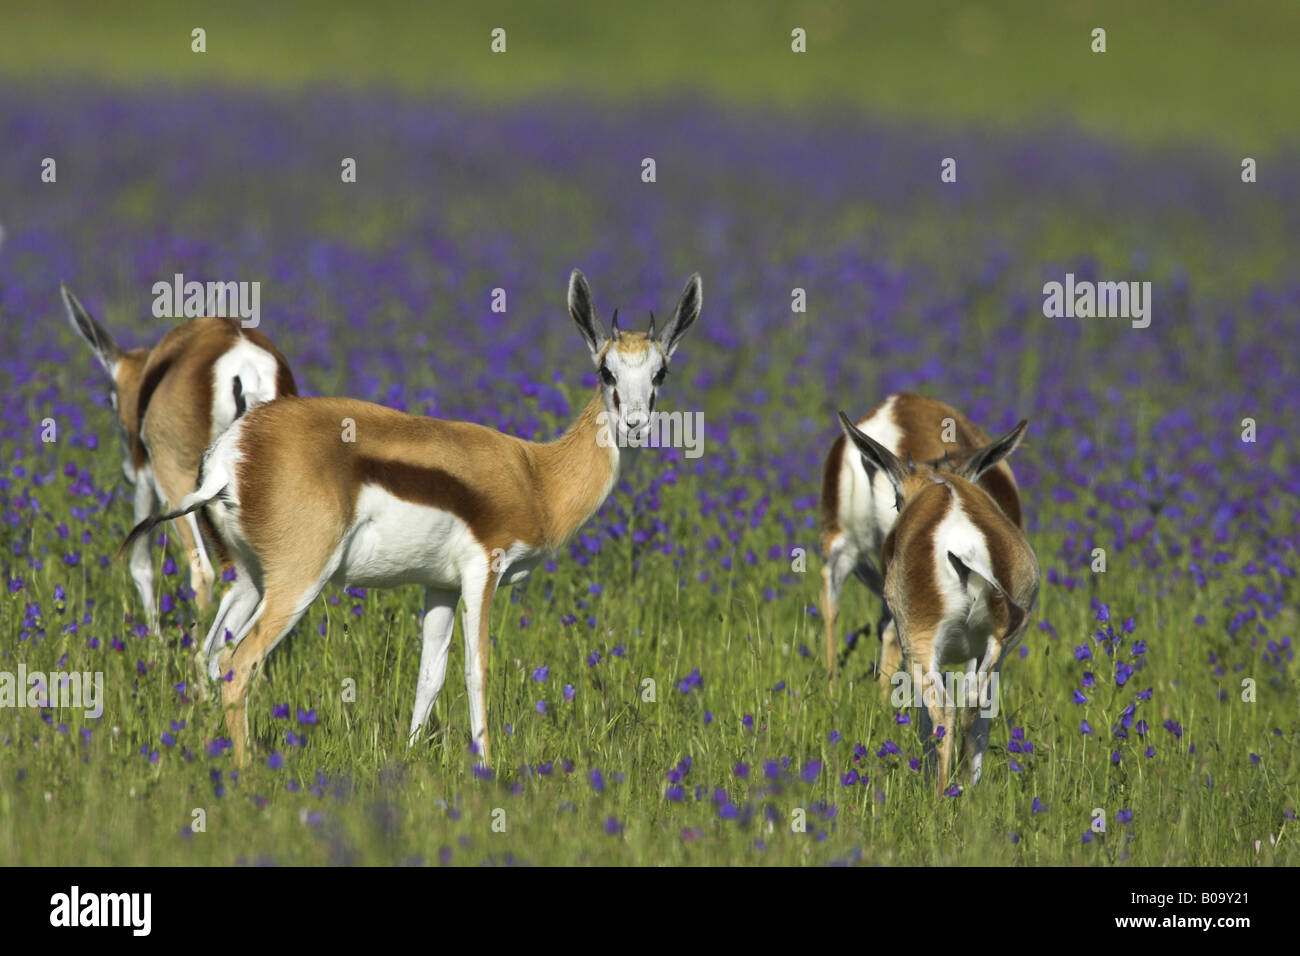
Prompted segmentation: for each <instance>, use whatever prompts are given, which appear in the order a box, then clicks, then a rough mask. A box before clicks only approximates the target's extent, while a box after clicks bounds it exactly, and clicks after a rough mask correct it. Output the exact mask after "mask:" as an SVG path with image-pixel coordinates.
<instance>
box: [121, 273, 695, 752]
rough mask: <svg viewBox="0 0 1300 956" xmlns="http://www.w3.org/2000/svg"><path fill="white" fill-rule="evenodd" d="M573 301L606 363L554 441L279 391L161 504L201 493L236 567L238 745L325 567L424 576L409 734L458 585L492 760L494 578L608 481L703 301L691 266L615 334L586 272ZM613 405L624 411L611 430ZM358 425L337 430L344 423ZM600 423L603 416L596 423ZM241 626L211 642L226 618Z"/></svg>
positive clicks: (445, 641)
mask: <svg viewBox="0 0 1300 956" xmlns="http://www.w3.org/2000/svg"><path fill="white" fill-rule="evenodd" d="M568 298H569V314H570V315H571V316H572V317H573V320H574V321H575V322H576V323H577V325H578V329H579V331H581V333H582V336H583V339H585V340H586V343H587V348H588V349H589V350H590V352H591V358H592V361H593V362H594V363H595V364H596V366H597V368H598V369H599V384H598V385H597V387H596V394H595V395H594V396H593V397H592V399H591V401H590V402H589V403H588V405H587V407H586V408H585V409H584V410H583V411H582V413H581V414H580V415H579V416H578V418H577V420H576V421H575V422H574V423H573V425H572V426H570V428H569V429H568V431H566V432H565V433H564V434H563V435H562V436H561V437H560V438H558V439H557V440H556V441H553V442H550V443H548V444H539V443H536V442H530V441H524V440H522V439H519V438H515V437H513V436H510V435H505V434H502V433H501V432H498V431H495V430H494V429H491V428H486V427H484V426H482V425H475V424H470V423H467V422H448V421H441V420H439V419H433V418H424V417H420V416H416V415H407V414H403V413H402V412H397V411H394V410H392V409H389V408H384V407H383V406H380V405H372V404H369V403H367V402H361V401H355V400H352V399H331V398H294V399H282V400H280V401H277V402H273V403H271V404H269V405H266V406H263V407H261V408H258V409H256V410H254V411H252V412H250V413H249V414H248V415H246V416H245V417H244V418H242V419H240V420H239V421H238V422H237V423H236V424H235V425H234V426H233V427H232V428H231V429H230V430H229V431H227V432H226V433H225V434H223V435H222V436H221V437H220V438H218V439H217V441H216V442H215V443H214V444H213V446H212V447H211V448H210V449H209V450H208V453H207V455H206V456H205V458H204V462H203V469H202V474H201V480H200V487H199V489H198V490H197V491H195V492H194V493H193V494H191V495H190V496H188V497H187V498H186V499H185V500H184V501H182V502H181V506H180V509H179V510H178V511H176V512H173V513H172V514H169V515H163V516H162V517H156V518H150V519H149V520H147V521H145V522H143V523H142V524H140V525H139V526H137V527H136V528H135V530H133V531H132V532H131V535H130V537H129V538H128V539H127V544H125V545H123V547H124V548H125V547H126V546H127V545H129V544H130V543H131V541H132V540H133V539H137V538H138V537H139V536H140V535H142V534H145V533H147V532H148V530H149V528H150V527H151V526H152V525H153V524H156V523H157V522H158V521H162V520H167V519H170V518H174V517H178V516H180V515H183V514H190V513H192V512H194V511H195V510H196V509H198V508H204V509H205V510H206V512H207V513H208V515H209V516H210V517H211V519H212V521H213V523H214V525H215V526H216V529H217V533H218V535H219V536H220V538H221V540H222V542H223V543H224V545H225V546H226V548H227V549H228V550H229V552H230V554H231V556H232V558H233V560H234V562H235V565H236V568H237V569H238V578H237V579H236V581H235V586H234V587H232V588H231V590H230V591H229V592H227V594H226V596H225V598H224V599H223V600H222V602H221V607H220V608H219V609H218V611H217V618H216V621H215V622H214V623H213V625H212V629H211V630H210V631H209V632H208V636H207V639H206V640H205V642H204V649H203V653H204V654H205V655H207V657H208V662H209V672H210V673H211V674H212V676H213V677H217V676H218V675H222V674H230V673H231V672H232V671H233V675H231V676H230V679H228V680H227V681H226V682H224V683H223V685H222V697H223V705H224V707H225V711H226V726H227V728H228V730H229V733H230V737H231V741H232V743H233V745H234V752H235V759H236V761H237V762H238V763H240V764H243V763H244V762H245V761H246V755H247V737H248V723H247V701H248V692H249V686H250V682H251V680H252V677H253V674H254V670H255V669H256V668H257V667H258V666H259V665H260V663H261V662H262V660H263V659H264V658H265V657H266V655H267V654H268V653H269V652H270V651H271V649H272V648H273V647H274V646H275V645H276V644H277V643H278V642H279V641H280V640H281V639H282V638H283V637H284V636H285V635H286V634H287V633H288V632H289V630H290V629H291V628H292V627H293V625H294V624H295V623H296V622H297V621H298V619H299V618H300V617H301V616H302V614H303V612H304V611H306V609H307V607H308V606H309V605H310V604H311V603H312V601H314V600H315V599H316V596H317V595H318V594H319V593H320V592H321V589H322V588H324V586H325V584H326V583H327V582H330V581H333V582H334V583H336V584H340V585H344V584H351V585H362V586H370V587H396V586H398V585H402V584H422V585H424V587H425V617H424V635H423V644H424V646H423V651H422V653H421V656H420V673H419V679H418V684H417V688H416V694H415V708H414V711H413V712H412V715H411V729H410V734H409V736H408V744H409V743H413V742H414V741H415V740H416V739H417V735H418V734H419V732H420V729H421V728H422V727H423V726H424V723H425V721H426V720H427V719H428V716H429V712H430V711H431V709H432V708H433V704H434V702H435V701H436V700H437V698H438V693H439V691H440V690H441V689H442V685H443V680H444V678H445V676H446V669H447V652H448V650H449V648H450V646H451V636H452V629H453V624H454V619H455V611H456V605H457V603H458V601H459V599H460V598H461V597H462V596H463V597H464V598H465V613H464V618H463V625H464V632H465V683H466V687H467V689H468V692H469V705H470V725H471V732H472V739H473V742H474V744H475V745H476V746H477V747H478V748H479V752H480V753H481V754H482V756H483V759H484V760H485V761H488V762H490V760H491V750H490V746H489V740H488V733H487V702H486V697H485V678H486V673H487V663H488V660H487V656H488V619H489V615H490V610H491V604H492V597H493V595H494V594H495V593H496V589H497V587H498V586H499V585H500V584H508V585H509V584H516V583H518V582H519V581H522V580H523V579H524V578H525V577H527V576H528V574H529V572H530V571H531V570H532V569H533V567H535V566H536V565H537V564H538V562H540V561H541V560H543V559H544V558H545V557H546V556H547V555H549V554H552V553H553V552H554V551H555V550H556V549H557V548H558V547H559V546H560V545H561V544H562V543H563V542H564V541H565V540H566V539H567V538H568V537H569V536H570V535H572V534H573V533H574V532H575V531H576V530H577V529H578V528H579V527H581V526H582V525H583V524H584V523H585V522H586V521H587V519H588V518H589V517H590V516H591V515H592V514H593V513H594V512H595V511H596V509H597V508H599V507H600V505H601V503H602V502H604V500H605V499H606V498H607V497H608V496H609V493H610V491H611V490H612V489H613V487H614V483H615V481H616V480H617V478H618V473H619V457H620V452H619V448H620V446H622V445H629V446H631V447H637V443H638V442H639V441H640V440H641V438H642V437H643V434H644V430H645V429H647V428H649V427H650V426H651V415H652V413H653V411H654V407H655V399H656V397H657V394H658V389H659V386H660V385H661V384H662V382H663V379H664V375H665V374H666V373H667V370H668V362H669V359H671V358H672V355H673V352H674V351H675V350H676V348H677V345H678V343H679V342H680V341H681V338H682V336H683V335H684V334H685V333H686V330H687V329H689V328H690V327H691V324H692V323H694V322H695V320H696V318H698V316H699V314H700V306H701V303H702V301H703V293H702V289H701V284H700V277H699V275H698V274H697V275H693V276H691V278H690V280H689V281H688V282H687V283H686V288H685V289H684V290H683V292H682V295H681V299H680V300H679V301H678V303H677V309H676V312H675V313H674V315H673V317H672V320H671V321H670V322H669V323H668V325H667V327H666V328H665V329H664V330H663V332H662V333H661V334H660V335H658V336H656V335H655V333H654V322H653V320H651V324H650V332H649V333H648V334H644V335H643V334H641V333H640V332H620V331H619V329H618V322H617V314H616V315H615V320H614V323H613V326H612V328H611V331H610V333H609V334H606V333H605V332H604V330H603V325H602V324H601V323H599V322H598V320H597V317H596V311H595V308H594V306H593V304H592V298H591V290H590V288H589V287H588V285H587V280H586V279H585V278H584V277H583V275H582V273H581V272H579V271H577V270H576V269H575V270H574V272H573V274H572V276H571V277H570V279H569V296H568ZM606 422H614V423H616V428H617V430H618V436H617V437H615V436H613V435H610V434H609V432H608V430H606V429H607V428H608V426H607V425H606V424H605V423H606ZM349 428H350V429H351V435H350V439H346V438H345V439H341V437H340V435H341V433H342V434H344V435H347V433H348V432H347V430H348V429H349ZM602 430H604V433H603V434H602ZM227 631H228V632H229V633H230V634H231V640H232V642H233V643H232V644H230V645H227V646H226V647H224V648H222V649H221V650H220V653H219V654H214V653H213V651H214V650H215V649H216V645H217V641H218V639H219V635H224V634H225V633H226V632H227Z"/></svg>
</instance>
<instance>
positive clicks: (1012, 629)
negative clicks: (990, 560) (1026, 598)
mask: <svg viewBox="0 0 1300 956" xmlns="http://www.w3.org/2000/svg"><path fill="white" fill-rule="evenodd" d="M948 562H949V563H950V564H951V565H952V567H953V570H954V571H956V572H957V577H958V578H959V579H960V580H961V583H962V586H963V587H965V586H966V582H967V581H968V580H969V578H970V575H972V574H974V575H976V576H977V577H980V578H983V579H984V580H985V581H987V582H988V585H989V587H990V589H991V590H992V594H991V598H992V600H993V601H994V602H995V603H997V602H1001V603H1003V604H1005V606H1006V612H1007V629H1006V633H1007V634H1014V633H1016V631H1018V630H1019V629H1020V625H1021V624H1022V623H1023V622H1024V620H1025V615H1026V612H1025V609H1024V608H1022V607H1021V606H1020V605H1019V604H1017V603H1016V602H1015V601H1013V600H1012V599H1011V595H1010V594H1008V593H1007V590H1006V588H1004V587H1003V586H1002V585H1001V583H999V581H998V579H997V578H995V577H994V576H993V571H992V569H991V568H988V567H985V566H984V565H983V564H982V562H978V561H974V560H971V559H968V558H959V557H957V555H955V554H953V553H952V552H951V551H949V552H948Z"/></svg>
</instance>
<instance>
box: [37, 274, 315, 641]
mask: <svg viewBox="0 0 1300 956" xmlns="http://www.w3.org/2000/svg"><path fill="white" fill-rule="evenodd" d="M59 291H60V292H61V293H62V296H63V305H64V307H65V308H66V310H67V313H68V321H69V322H70V323H71V324H72V327H73V328H74V329H76V331H77V333H78V334H79V335H80V336H81V337H82V338H83V339H85V340H86V342H87V344H89V345H90V347H91V349H92V350H93V351H94V353H95V358H97V359H98V360H99V364H100V365H102V366H103V367H104V370H105V371H106V372H108V375H109V378H110V379H111V380H112V382H113V388H112V391H111V392H110V393H109V398H110V400H111V402H112V404H113V409H114V411H115V412H116V413H117V425H118V438H119V440H120V442H121V446H122V474H123V475H124V476H125V477H126V480H127V482H128V483H129V484H131V485H133V486H134V489H135V523H136V524H139V523H140V522H142V521H144V520H145V519H146V518H148V517H149V516H150V515H153V514H157V513H158V512H157V511H155V501H156V502H157V503H158V505H159V506H160V507H159V508H158V511H165V510H167V508H172V507H175V506H176V505H177V504H178V503H179V502H180V501H181V499H183V498H184V497H185V496H186V495H188V494H189V493H190V492H192V491H194V489H195V487H196V486H197V484H198V481H197V478H198V473H199V462H200V461H201V460H202V457H203V451H204V449H205V448H206V447H207V446H208V445H209V443H211V441H212V440H213V439H214V438H216V437H217V436H218V435H220V434H221V433H222V432H223V431H225V430H226V429H227V428H228V427H229V426H230V423H231V422H233V421H234V420H235V419H237V418H238V417H239V416H240V415H242V414H244V412H245V411H246V410H248V409H250V408H252V407H254V406H255V405H259V404H262V403H263V402H269V401H271V400H272V399H274V398H276V397H277V396H280V395H296V394H297V391H298V389H297V386H296V385H295V384H294V380H293V373H292V372H290V371H289V363H288V362H286V361H285V358H284V356H283V355H281V354H280V352H279V350H277V349H276V347H275V346H274V345H272V344H271V342H270V341H269V340H268V339H267V337H266V336H265V335H263V334H262V333H261V332H259V331H257V330H256V329H245V328H241V327H240V325H239V323H238V322H235V321H234V320H232V319H216V318H204V319H193V320H192V321H189V322H185V323H183V324H181V325H177V326H175V327H173V328H172V329H170V330H169V331H168V332H167V334H166V335H164V336H163V337H162V339H161V340H160V341H159V342H158V344H157V345H155V346H154V347H153V348H151V349H145V348H141V349H129V350H127V349H123V348H121V347H120V346H119V345H118V344H117V343H116V342H115V341H114V340H113V337H112V336H111V335H109V334H108V331H107V330H106V329H105V328H104V327H103V326H102V325H101V324H100V323H99V322H98V321H96V319H95V318H94V316H92V315H91V314H90V313H89V312H88V311H87V310H86V307H85V306H83V305H82V304H81V302H80V301H78V299H77V297H76V296H75V295H73V294H72V290H71V289H69V288H68V287H67V285H66V284H64V285H61V286H60V289H59ZM173 526H174V527H175V529H176V535H177V537H178V538H179V539H180V541H181V546H182V547H184V549H185V555H186V558H187V560H188V563H189V566H190V584H191V587H193V588H194V599H195V603H196V604H197V605H198V607H199V611H200V612H203V613H206V611H207V609H208V607H209V605H210V604H211V601H212V584H213V579H214V574H213V570H212V562H211V561H210V560H209V558H208V553H207V550H206V548H205V547H204V542H203V536H202V535H201V534H200V533H199V525H198V521H197V520H196V518H195V517H194V516H193V515H189V516H188V517H187V520H185V521H176V522H174V525H173ZM209 530H210V529H209ZM209 537H212V536H211V534H209ZM223 557H224V556H220V555H218V558H219V562H218V563H221V559H222V558H223ZM131 578H132V580H134V582H135V588H136V590H137V591H139V592H140V600H141V601H143V602H144V608H145V617H146V619H147V620H148V622H149V626H150V627H151V628H152V629H154V630H155V631H156V630H157V627H158V606H157V603H156V601H155V598H154V581H153V561H152V560H151V559H150V557H149V539H148V537H147V536H140V537H139V538H137V539H136V541H135V543H134V546H133V548H132V551H131Z"/></svg>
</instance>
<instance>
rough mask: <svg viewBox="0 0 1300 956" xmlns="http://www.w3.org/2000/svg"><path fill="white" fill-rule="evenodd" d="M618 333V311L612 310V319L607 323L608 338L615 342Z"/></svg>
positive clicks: (618, 335)
mask: <svg viewBox="0 0 1300 956" xmlns="http://www.w3.org/2000/svg"><path fill="white" fill-rule="evenodd" d="M620 334H621V333H620V332H619V331H618V309H615V310H614V318H613V319H611V320H610V323H609V337H610V338H612V339H613V340H614V341H615V342H617V341H618V340H619V337H620Z"/></svg>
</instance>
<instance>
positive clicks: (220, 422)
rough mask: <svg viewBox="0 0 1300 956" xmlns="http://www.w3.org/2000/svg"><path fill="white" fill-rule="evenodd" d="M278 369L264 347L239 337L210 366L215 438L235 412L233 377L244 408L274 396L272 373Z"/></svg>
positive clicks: (273, 357)
mask: <svg viewBox="0 0 1300 956" xmlns="http://www.w3.org/2000/svg"><path fill="white" fill-rule="evenodd" d="M279 371H280V368H279V365H278V364H277V363H276V361H275V356H274V355H272V354H271V353H270V352H268V351H267V350H266V349H264V348H261V347H259V346H257V345H254V344H253V343H252V342H250V341H248V340H247V339H243V338H241V339H240V340H239V341H238V342H237V343H235V345H234V346H233V347H232V348H231V349H230V350H229V351H227V352H226V353H225V354H224V355H222V356H221V358H219V359H217V361H216V362H215V363H214V364H213V366H212V434H211V435H209V436H208V438H209V440H211V439H213V438H216V437H217V436H218V435H220V434H221V433H222V432H224V431H225V430H226V429H227V428H229V427H230V423H231V422H233V421H234V420H235V419H236V418H237V417H238V414H239V409H238V407H237V406H236V405H235V386H234V382H235V378H236V377H238V378H239V383H240V387H241V390H242V392H243V396H244V399H243V400H244V410H245V411H247V410H248V409H250V408H252V407H253V406H255V405H261V404H263V403H264V402H269V401H273V400H274V399H275V398H276V397H277V388H276V376H277V375H278V374H279Z"/></svg>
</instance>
